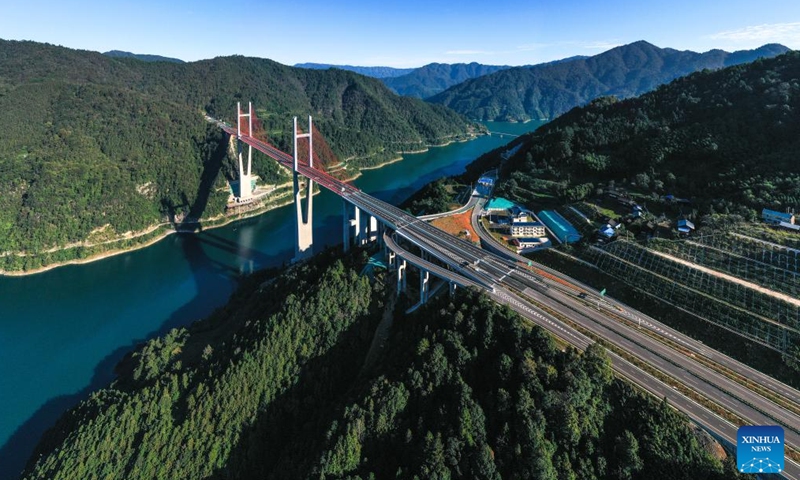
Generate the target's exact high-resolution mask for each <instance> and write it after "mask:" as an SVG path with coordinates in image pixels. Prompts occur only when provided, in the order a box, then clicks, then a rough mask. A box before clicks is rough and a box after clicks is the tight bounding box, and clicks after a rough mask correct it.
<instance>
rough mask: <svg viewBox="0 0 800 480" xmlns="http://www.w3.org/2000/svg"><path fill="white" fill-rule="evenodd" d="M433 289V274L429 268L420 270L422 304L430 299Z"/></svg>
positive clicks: (420, 297) (420, 300)
mask: <svg viewBox="0 0 800 480" xmlns="http://www.w3.org/2000/svg"><path fill="white" fill-rule="evenodd" d="M430 291H431V274H430V272H428V271H427V270H422V269H420V271H419V303H420V305H422V304H424V303H425V302H427V301H428V295H429V294H430Z"/></svg>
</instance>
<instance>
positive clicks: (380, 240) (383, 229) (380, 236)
mask: <svg viewBox="0 0 800 480" xmlns="http://www.w3.org/2000/svg"><path fill="white" fill-rule="evenodd" d="M385 232H386V225H384V224H383V223H382V222H378V245H379V246H380V247H381V248H385V247H386V245H384V244H383V234H384V233H385Z"/></svg>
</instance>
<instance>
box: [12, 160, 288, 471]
mask: <svg viewBox="0 0 800 480" xmlns="http://www.w3.org/2000/svg"><path fill="white" fill-rule="evenodd" d="M220 165H221V162H219V161H211V162H208V163H207V164H206V170H204V172H203V175H202V177H201V186H200V191H199V192H198V193H199V194H198V197H197V201H196V202H195V204H194V205H192V207H191V208H190V209H189V211H190V212H191V218H199V217H200V216H201V215H202V212H203V211H204V210H205V207H206V204H207V201H208V192H209V191H210V188H211V186H213V183H214V180H215V179H216V174H218V173H219V171H220ZM209 169H210V170H211V172H210V173H209V172H207V170H209ZM212 173H213V175H212ZM204 189H205V190H204ZM195 215H196V216H195ZM173 218H174V217H173ZM175 227H176V229H177V230H178V231H179V232H181V233H178V234H176V235H175V237H176V238H170V239H167V240H166V241H171V242H174V243H175V247H176V248H180V250H181V253H182V255H183V258H184V261H185V262H186V264H187V265H188V267H189V269H190V272H191V273H190V276H191V278H192V279H193V281H194V284H195V293H194V295H193V297H192V298H191V299H190V300H189V301H188V302H186V303H185V304H183V305H182V306H180V307H179V308H178V309H177V310H175V311H173V312H172V313H171V314H170V315H169V316H168V317H167V318H166V319H165V321H164V322H163V323H162V324H161V325H160V326H159V327H158V328H157V329H155V330H153V331H151V332H148V333H147V334H146V335H144V336H142V337H141V338H136V339H132V340H131V341H130V342H129V343H128V344H126V345H123V346H119V347H117V348H115V349H114V350H113V351H112V352H110V353H109V354H107V355H106V356H105V357H104V358H103V359H102V360H101V361H100V362H99V363H98V364H97V365H96V366H95V367H94V371H93V374H92V378H91V380H90V382H89V384H88V385H87V386H86V387H84V388H83V389H81V390H80V391H78V392H76V393H72V394H68V395H60V396H56V397H53V398H51V399H50V400H48V401H47V402H45V403H44V404H43V405H42V406H40V407H39V408H38V410H36V412H35V413H34V414H33V415H32V416H31V417H30V418H28V419H27V420H26V421H25V422H24V423H23V424H22V425H20V426H19V427H18V428H17V430H16V431H15V432H14V433H13V434H12V435H11V437H10V438H9V439H8V441H7V442H6V443H5V444H4V445H2V446H1V447H0V480H13V479H16V478H18V477H19V474H20V472H21V471H22V470H23V468H25V466H26V463H27V462H28V460H29V458H30V459H33V458H35V457H37V456H39V454H40V452H38V451H37V452H34V451H35V450H36V447H37V445H38V443H39V441H40V439H41V438H42V435H43V434H44V433H45V432H48V433H49V434H50V435H51V436H52V438H53V439H54V440H55V441H56V442H57V443H60V442H61V441H63V433H62V432H61V431H62V430H63V429H64V428H66V427H69V426H70V425H69V424H68V423H64V424H63V425H62V424H61V422H59V423H58V424H57V423H56V422H57V421H59V419H60V418H61V417H62V415H64V413H65V412H66V411H67V410H69V409H70V408H72V407H74V406H76V405H77V404H78V403H80V402H81V401H82V400H85V399H87V398H88V397H89V396H90V394H91V393H92V392H95V391H97V390H99V389H101V388H104V387H107V386H108V385H109V384H110V383H111V382H112V381H113V380H114V379H115V378H116V373H115V368H116V367H117V366H118V365H119V363H120V361H121V360H123V359H124V358H125V356H126V355H128V354H129V353H131V352H132V351H133V350H134V349H135V348H136V347H137V346H139V345H141V344H142V343H144V342H146V341H147V340H149V339H152V338H155V337H158V336H163V335H165V334H166V333H168V332H169V331H170V330H172V329H173V328H176V327H181V326H187V325H189V324H191V323H192V322H194V321H196V320H199V319H202V318H205V317H207V316H208V315H210V314H211V313H212V311H213V310H214V309H216V308H219V307H221V306H222V305H224V304H225V302H226V301H227V300H228V298H229V297H230V295H231V294H232V293H233V291H234V290H235V288H236V286H237V284H238V280H239V277H240V275H241V272H242V270H243V269H242V268H241V265H244V264H247V265H254V266H256V267H257V268H264V267H267V266H276V265H277V266H279V265H281V264H282V263H285V261H286V260H287V259H288V257H289V255H290V253H289V252H288V251H281V252H279V253H277V254H275V255H267V254H264V253H262V252H259V251H258V250H256V249H254V248H253V247H252V245H250V244H249V241H247V239H244V240H243V241H242V239H238V240H239V241H237V240H231V239H227V238H224V237H222V236H220V235H216V234H213V233H210V232H200V229H199V228H198V226H197V224H190V223H186V224H180V225H175ZM217 258H223V259H224V260H218V259H217ZM248 271H249V270H248ZM154 281H158V279H154ZM143 301H145V299H143ZM55 444H56V443H53V442H50V443H49V444H43V445H42V449H41V450H42V451H45V452H46V451H49V450H51V449H52V447H53V446H55ZM32 455H34V456H32Z"/></svg>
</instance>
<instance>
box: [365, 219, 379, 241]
mask: <svg viewBox="0 0 800 480" xmlns="http://www.w3.org/2000/svg"><path fill="white" fill-rule="evenodd" d="M377 240H378V219H377V218H375V217H374V216H372V215H370V216H369V222H367V243H372V242H374V241H377Z"/></svg>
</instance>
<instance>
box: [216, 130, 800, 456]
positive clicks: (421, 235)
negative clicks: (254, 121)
mask: <svg viewBox="0 0 800 480" xmlns="http://www.w3.org/2000/svg"><path fill="white" fill-rule="evenodd" d="M229 133H230V132H229ZM245 141H246V142H247V143H251V144H254V146H256V148H258V149H259V150H262V151H264V150H267V151H266V152H265V153H267V154H268V155H270V156H271V157H273V158H275V159H276V160H278V161H279V162H280V163H281V164H283V165H284V166H286V167H288V168H291V165H292V158H291V157H289V156H288V155H286V154H284V153H283V152H280V151H278V150H277V149H274V147H271V146H267V145H266V144H263V142H258V141H256V140H254V139H252V138H248V139H247V140H245ZM259 144H260V145H259ZM298 170H299V171H300V173H301V174H303V175H305V176H307V177H309V178H311V179H312V180H314V181H317V182H318V183H320V185H322V186H324V187H325V188H328V189H330V190H332V191H334V193H337V194H339V195H341V196H343V197H344V198H346V199H347V200H348V201H350V202H351V203H353V204H355V205H357V206H359V208H362V209H364V210H365V211H367V212H368V213H371V214H373V215H375V216H377V217H378V218H379V219H380V220H381V221H382V222H384V223H385V224H388V225H390V226H392V227H393V228H395V229H396V230H398V231H399V232H401V233H402V234H403V235H404V236H409V237H411V238H415V239H416V242H419V243H421V244H422V245H423V246H424V247H426V248H425V249H426V250H428V251H429V252H430V253H431V254H433V255H434V256H436V257H437V258H440V260H443V261H445V263H447V264H448V265H450V266H451V268H453V267H455V268H462V270H471V271H472V275H475V276H477V278H483V279H485V278H489V279H490V280H492V281H494V282H496V283H495V284H494V287H493V290H494V293H492V296H493V297H495V298H496V299H497V300H501V301H502V302H503V303H506V304H509V303H512V304H513V305H515V306H516V307H517V308H515V310H518V311H520V312H521V313H522V312H525V316H526V317H528V318H531V317H533V318H532V319H534V321H536V322H537V324H540V325H542V326H543V327H545V328H547V329H548V330H549V331H551V332H552V333H553V334H554V335H556V336H558V337H559V338H564V339H565V340H566V341H568V342H569V343H571V344H574V345H576V346H577V347H579V348H585V346H586V345H588V344H587V343H585V342H586V341H587V340H586V339H584V340H581V339H580V336H579V335H580V334H579V333H578V332H575V331H574V330H573V329H572V328H571V327H568V326H566V325H564V324H558V323H555V322H553V319H548V318H547V317H546V316H543V315H541V313H540V314H539V316H537V315H534V314H533V313H531V312H532V311H533V310H531V311H529V310H528V309H530V308H531V307H530V306H529V304H528V305H526V306H524V307H523V305H525V303H524V302H521V301H520V299H519V297H514V296H512V295H514V294H513V293H511V292H510V291H508V290H506V289H505V287H502V285H506V284H514V282H516V281H517V280H519V281H520V282H523V283H522V284H523V285H525V284H531V285H534V286H540V284H541V283H542V280H541V279H540V278H537V277H536V276H533V275H531V274H529V273H523V272H521V271H520V270H519V269H518V266H517V265H516V261H515V260H513V259H511V260H510V259H506V258H502V257H499V256H497V255H495V254H492V253H490V252H487V251H486V250H482V249H480V248H478V247H475V246H474V245H471V244H469V243H468V242H464V241H463V240H460V239H455V238H454V237H452V236H449V235H447V234H445V233H443V232H441V231H439V230H438V229H435V228H434V227H432V226H430V225H427V224H426V223H425V222H421V221H420V220H418V219H416V218H414V217H412V216H410V215H408V214H407V213H406V212H404V211H402V210H400V209H398V208H396V207H394V206H392V205H389V204H386V203H384V202H381V201H379V200H377V199H374V198H372V197H369V196H368V195H365V194H363V193H362V192H360V191H359V190H358V189H356V188H355V187H352V186H350V185H348V184H345V183H343V182H340V181H338V180H336V179H332V178H331V177H328V176H327V175H324V174H322V173H321V172H319V171H317V170H314V169H311V168H309V167H308V166H304V165H300V166H299V168H298ZM551 274H553V275H556V276H557V277H558V278H561V279H564V278H565V277H564V276H563V275H561V274H560V273H551ZM566 278H568V277H566ZM570 280H571V279H570ZM498 295H502V297H500V296H498ZM553 295H555V294H553ZM549 301H553V300H552V299H550V300H549ZM543 303H544V302H543ZM567 303H569V302H567ZM548 306H550V304H548ZM561 307H562V308H563V305H561ZM512 308H513V306H512ZM550 308H553V307H550ZM577 308H578V309H585V305H583V306H580V305H579V306H578V307H577ZM570 310H571V312H569V313H568V314H567V316H568V318H569V317H571V316H576V313H575V309H572V308H571V309H570ZM543 318H544V319H543ZM592 322H594V320H592ZM565 337H566V338H565ZM619 341H622V340H619ZM643 341H644V339H643ZM632 343H633V345H635V342H632ZM626 345H628V344H626ZM633 345H630V348H635V347H634V346H633ZM653 348H655V347H653ZM660 348H664V347H663V346H661V347H660ZM636 351H638V352H639V353H638V355H641V356H643V357H645V358H643V360H644V361H647V359H646V357H651V356H652V353H651V352H650V353H648V352H647V351H646V350H643V349H641V346H640V347H639V349H637V350H636ZM638 355H637V356H638ZM664 355H666V356H668V357H672V356H674V355H675V352H669V351H666V350H664ZM640 358H641V357H640ZM662 360H663V358H662ZM663 365H664V367H663V368H665V369H668V370H669V371H671V372H672V373H671V376H673V377H674V378H676V379H678V380H680V381H682V382H684V381H685V382H696V380H697V379H698V377H697V376H694V375H687V372H686V370H684V371H683V373H681V372H680V371H678V370H675V365H674V364H672V363H671V362H666V363H665V364H663ZM668 365H672V367H673V368H670V367H669V366H668ZM624 375H625V376H626V377H627V378H630V379H631V380H633V381H634V383H636V384H639V385H641V386H643V387H645V385H649V387H645V388H646V389H650V388H654V387H653V386H652V385H651V384H652V383H653V380H654V379H653V378H652V377H650V376H649V375H646V374H645V376H644V377H643V378H639V376H641V375H642V372H638V373H637V372H635V371H631V372H627V373H625V374H624ZM682 377H683V378H682ZM692 378H694V379H695V380H692ZM695 385H697V388H699V389H701V390H709V389H710V390H711V391H713V390H714V389H715V388H716V387H713V386H709V384H708V383H699V384H695ZM651 391H652V390H651ZM660 391H663V389H662V390H660ZM673 396H674V393H673ZM677 398H678V399H680V398H682V399H683V400H678V403H675V404H676V405H681V408H682V409H683V408H684V407H685V408H686V409H687V410H685V411H686V412H687V413H689V410H688V409H689V408H690V407H689V406H687V405H688V404H687V403H686V400H688V399H686V398H685V397H683V396H682V395H679V396H678V397H677ZM725 401H726V402H729V403H728V407H729V408H731V409H732V410H733V411H735V412H737V414H739V415H740V416H742V417H744V418H747V419H749V418H755V419H761V418H763V414H760V412H758V411H756V410H754V409H753V408H752V407H750V406H749V405H746V404H745V403H744V402H742V401H740V400H737V399H735V398H730V399H726V400H725ZM709 413H710V412H705V413H704V415H705V416H708V414H709ZM712 415H713V414H712ZM759 415H761V416H759ZM692 418H694V419H695V420H696V421H698V422H699V423H701V424H704V425H707V426H709V427H710V428H713V429H714V430H715V431H717V432H718V433H719V434H721V435H728V438H734V439H735V431H734V432H733V434H732V435H731V434H730V431H729V430H730V429H727V430H726V429H724V428H723V427H722V426H719V425H708V423H706V421H705V420H703V418H705V417H702V418H701V417H700V416H694V415H693V416H692ZM753 423H757V421H754V422H753ZM772 423H774V422H772ZM718 429H719V430H718ZM726 432H727V433H726ZM787 433H788V432H787ZM787 443H789V444H794V445H797V443H796V439H792V440H791V442H789V441H788V438H787Z"/></svg>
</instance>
